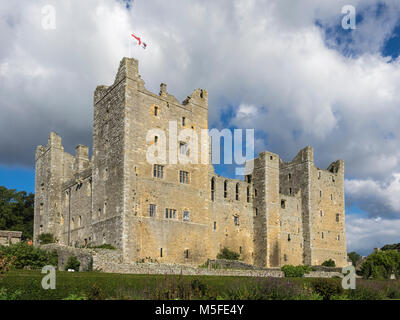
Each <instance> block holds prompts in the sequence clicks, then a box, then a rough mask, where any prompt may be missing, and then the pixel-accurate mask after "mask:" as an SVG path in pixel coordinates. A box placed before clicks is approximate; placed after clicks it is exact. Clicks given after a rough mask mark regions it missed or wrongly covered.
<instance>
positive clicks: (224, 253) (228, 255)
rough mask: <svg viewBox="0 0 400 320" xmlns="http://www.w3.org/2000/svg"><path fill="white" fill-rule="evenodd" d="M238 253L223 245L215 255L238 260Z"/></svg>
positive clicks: (220, 257)
mask: <svg viewBox="0 0 400 320" xmlns="http://www.w3.org/2000/svg"><path fill="white" fill-rule="evenodd" d="M239 257H240V254H239V253H237V252H235V251H232V250H229V249H228V248H226V247H224V248H223V249H222V250H221V251H220V252H219V253H218V255H217V259H225V260H239Z"/></svg>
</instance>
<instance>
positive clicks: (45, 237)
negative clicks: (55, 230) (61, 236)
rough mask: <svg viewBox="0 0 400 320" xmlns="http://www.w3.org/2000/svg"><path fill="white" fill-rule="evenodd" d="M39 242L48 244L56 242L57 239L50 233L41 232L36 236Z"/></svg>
mask: <svg viewBox="0 0 400 320" xmlns="http://www.w3.org/2000/svg"><path fill="white" fill-rule="evenodd" d="M38 240H39V243H40V244H49V243H55V242H57V239H56V238H55V237H54V236H53V235H52V234H51V233H42V234H40V235H39V237H38Z"/></svg>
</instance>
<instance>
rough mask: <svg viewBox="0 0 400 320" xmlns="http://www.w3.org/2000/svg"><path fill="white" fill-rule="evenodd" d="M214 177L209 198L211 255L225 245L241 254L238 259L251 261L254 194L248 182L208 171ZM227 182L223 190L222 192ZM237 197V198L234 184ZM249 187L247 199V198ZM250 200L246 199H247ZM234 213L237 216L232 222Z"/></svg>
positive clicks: (252, 257) (215, 253) (252, 256)
mask: <svg viewBox="0 0 400 320" xmlns="http://www.w3.org/2000/svg"><path fill="white" fill-rule="evenodd" d="M213 178H214V179H215V180H214V181H215V194H214V201H210V212H211V220H212V221H211V226H209V229H210V230H211V242H210V244H211V245H212V248H211V249H212V251H211V253H212V254H211V255H210V257H212V258H215V257H216V256H217V254H218V253H219V252H220V250H221V249H223V248H224V247H227V248H228V249H230V250H233V251H235V252H237V253H239V254H240V259H242V260H243V261H245V262H246V263H253V259H254V244H253V215H254V212H253V196H252V190H251V185H250V184H249V183H246V182H244V181H240V180H233V179H227V178H225V177H221V176H217V175H212V174H210V175H209V180H210V181H211V179H213ZM225 182H226V192H225V185H224V184H225ZM237 184H238V185H239V190H238V191H239V193H238V195H239V197H238V200H237V199H236V185H237ZM247 188H249V199H248V198H247ZM247 200H249V202H248V201H247ZM235 217H237V219H238V220H236V223H235Z"/></svg>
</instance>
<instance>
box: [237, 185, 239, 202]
mask: <svg viewBox="0 0 400 320" xmlns="http://www.w3.org/2000/svg"><path fill="white" fill-rule="evenodd" d="M236 200H239V183H237V184H236Z"/></svg>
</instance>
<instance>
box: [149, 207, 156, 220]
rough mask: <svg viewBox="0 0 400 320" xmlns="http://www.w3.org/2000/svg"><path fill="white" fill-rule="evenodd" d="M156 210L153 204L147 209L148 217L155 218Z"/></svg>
mask: <svg viewBox="0 0 400 320" xmlns="http://www.w3.org/2000/svg"><path fill="white" fill-rule="evenodd" d="M156 210H157V206H156V205H155V204H151V205H150V208H149V214H150V217H155V216H156Z"/></svg>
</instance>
